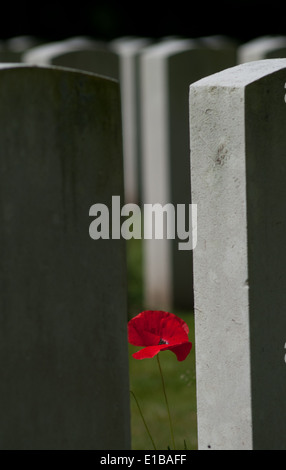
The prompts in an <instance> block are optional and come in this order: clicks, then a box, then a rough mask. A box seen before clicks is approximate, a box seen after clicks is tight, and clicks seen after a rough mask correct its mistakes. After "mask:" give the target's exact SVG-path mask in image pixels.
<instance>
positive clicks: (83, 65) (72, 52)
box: [22, 37, 119, 79]
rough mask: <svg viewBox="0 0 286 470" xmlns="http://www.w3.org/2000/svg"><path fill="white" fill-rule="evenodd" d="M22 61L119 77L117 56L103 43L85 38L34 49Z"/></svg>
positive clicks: (71, 39) (44, 45) (24, 55)
mask: <svg viewBox="0 0 286 470" xmlns="http://www.w3.org/2000/svg"><path fill="white" fill-rule="evenodd" d="M22 60H23V62H26V63H28V64H36V65H58V66H61V67H69V68H73V69H78V70H83V71H86V72H92V73H96V74H98V75H104V76H106V77H110V78H116V79H117V78H118V77H119V60H118V57H117V54H115V53H114V52H113V51H111V50H110V49H109V48H108V47H107V46H106V45H105V44H103V43H102V42H98V41H92V40H89V39H88V38H84V37H83V38H80V37H79V38H70V39H67V40H63V41H59V42H53V43H48V44H43V45H41V46H37V47H34V48H32V49H30V50H29V51H27V52H26V53H25V54H23V57H22Z"/></svg>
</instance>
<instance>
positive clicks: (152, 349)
mask: <svg viewBox="0 0 286 470" xmlns="http://www.w3.org/2000/svg"><path fill="white" fill-rule="evenodd" d="M163 346H165V345H158V346H147V347H146V348H143V349H140V351H137V352H136V353H134V354H132V356H133V357H134V359H150V358H151V357H154V356H156V354H158V353H159V352H160V351H161V350H162V349H163Z"/></svg>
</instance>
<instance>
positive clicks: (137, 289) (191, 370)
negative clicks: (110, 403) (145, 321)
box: [127, 240, 197, 450]
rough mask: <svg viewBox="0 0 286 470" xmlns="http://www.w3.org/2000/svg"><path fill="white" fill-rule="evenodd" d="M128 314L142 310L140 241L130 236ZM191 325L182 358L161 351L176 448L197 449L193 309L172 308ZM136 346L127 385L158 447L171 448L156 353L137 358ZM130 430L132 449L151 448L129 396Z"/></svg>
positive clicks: (130, 358)
mask: <svg viewBox="0 0 286 470" xmlns="http://www.w3.org/2000/svg"><path fill="white" fill-rule="evenodd" d="M127 256H128V285H129V293H128V298H129V317H130V318H131V317H132V316H134V315H136V314H137V313H139V312H140V311H142V310H144V305H143V300H142V299H143V292H142V243H141V241H140V240H130V241H128V243H127ZM173 313H175V314H176V315H178V316H180V317H181V318H182V319H183V320H185V322H186V323H187V324H188V326H189V328H190V334H189V338H190V340H191V341H192V343H193V348H192V350H191V352H190V354H189V356H188V357H187V359H186V360H185V361H182V362H179V361H177V358H176V356H175V355H174V354H173V353H172V352H171V351H164V352H161V353H160V363H161V367H162V371H163V375H164V380H165V386H166V393H167V397H168V402H169V407H170V413H171V417H172V422H173V429H174V435H175V442H176V449H177V450H180V449H184V448H185V445H186V447H187V449H189V450H192V449H197V424H196V381H195V345H194V338H195V335H194V316H193V312H180V311H175V310H173ZM138 349H139V348H136V347H134V346H131V345H129V365H130V366H129V367H130V389H131V390H132V391H133V393H134V394H135V395H136V398H137V400H138V402H139V404H140V407H141V409H142V412H143V415H144V418H145V420H146V422H147V425H148V427H149V430H150V433H151V434H152V437H153V440H154V442H155V445H156V448H157V450H167V449H168V447H170V448H172V440H171V435H170V428H169V420H168V413H167V409H166V404H165V399H164V394H163V389H162V383H161V377H160V373H159V369H158V364H157V360H156V357H155V358H152V359H144V360H141V361H140V360H136V359H134V358H133V357H132V353H133V352H135V351H137V350H138ZM130 402H131V433H132V449H134V450H153V445H152V442H151V440H150V438H149V436H148V433H147V432H146V429H145V426H144V423H143V421H142V418H141V416H140V412H139V410H138V407H137V404H136V402H135V400H134V398H133V397H132V396H130Z"/></svg>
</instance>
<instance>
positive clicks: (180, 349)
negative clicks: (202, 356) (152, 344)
mask: <svg viewBox="0 0 286 470" xmlns="http://www.w3.org/2000/svg"><path fill="white" fill-rule="evenodd" d="M166 349H169V350H170V351H172V352H173V353H174V354H176V356H177V359H178V361H184V360H185V359H186V358H187V356H188V355H189V353H190V351H191V349H192V343H191V342H190V341H188V342H187V343H182V344H178V345H177V346H170V347H169V348H166Z"/></svg>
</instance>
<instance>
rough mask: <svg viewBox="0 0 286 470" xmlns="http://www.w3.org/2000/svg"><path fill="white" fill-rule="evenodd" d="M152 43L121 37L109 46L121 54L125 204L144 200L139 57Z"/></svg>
mask: <svg viewBox="0 0 286 470" xmlns="http://www.w3.org/2000/svg"><path fill="white" fill-rule="evenodd" d="M150 42H151V40H150V39H148V38H141V37H121V38H117V39H114V40H113V41H111V43H110V47H111V49H112V50H113V51H114V52H116V53H117V54H118V55H119V60H120V84H121V96H122V126H123V155H124V179H125V201H126V202H128V203H129V202H131V203H138V202H140V201H141V192H142V188H141V134H140V131H141V124H140V118H141V107H140V71H139V55H140V53H141V51H142V49H143V48H145V47H146V46H147V45H149V44H150Z"/></svg>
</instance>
